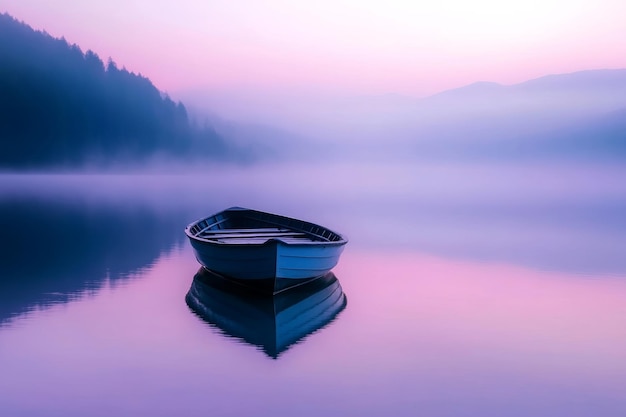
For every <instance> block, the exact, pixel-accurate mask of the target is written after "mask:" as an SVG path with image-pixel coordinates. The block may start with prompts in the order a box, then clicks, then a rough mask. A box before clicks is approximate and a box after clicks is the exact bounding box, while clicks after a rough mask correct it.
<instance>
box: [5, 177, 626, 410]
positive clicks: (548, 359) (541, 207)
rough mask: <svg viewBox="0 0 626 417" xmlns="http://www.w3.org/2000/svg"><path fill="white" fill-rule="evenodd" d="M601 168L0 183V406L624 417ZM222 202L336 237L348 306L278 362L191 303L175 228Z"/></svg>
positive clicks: (612, 221) (621, 287)
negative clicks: (315, 226) (340, 242)
mask: <svg viewBox="0 0 626 417" xmlns="http://www.w3.org/2000/svg"><path fill="white" fill-rule="evenodd" d="M616 175H618V176H619V175H622V174H621V171H620V170H618V169H617V170H616V171H615V170H614V169H613V168H597V169H593V170H588V171H586V172H584V173H581V170H580V169H571V168H568V167H563V168H562V169H561V170H560V171H559V170H557V169H555V168H542V167H530V168H529V167H526V168H523V169H522V168H515V167H513V168H503V167H491V168H485V167H473V168H468V167H452V168H451V167H412V166H403V167H394V168H390V167H386V168H385V169H384V170H382V169H381V170H370V169H364V168H363V167H358V166H357V167H337V166H335V167H328V169H327V170H326V171H319V170H316V169H313V168H310V169H308V170H307V169H298V170H285V169H283V170H282V171H281V170H275V171H269V170H262V171H251V170H247V171H246V170H232V171H227V172H215V173H210V174H208V175H202V176H198V175H194V176H189V175H130V174H129V175H85V176H76V175H55V176H49V175H30V176H23V175H19V176H18V175H4V176H2V177H1V179H0V188H1V190H2V191H1V193H0V215H1V217H2V218H3V219H4V221H3V223H4V224H3V232H2V246H1V249H2V258H1V261H0V369H1V370H2V372H1V373H0V415H7V416H85V415H90V416H110V415H116V416H138V415H146V416H148V415H149V416H171V415H188V416H206V415H220V416H241V415H255V416H277V415H278V416H279V415H285V416H287V415H310V416H319V415H337V416H346V415H355V416H383V415H396V416H405V415H406V416H414V415H429V416H431V415H432V416H476V415H481V416H503V415H506V416H529V415H533V416H567V417H570V416H598V415H601V416H623V415H624V414H626V397H625V396H624V387H626V332H625V331H624V328H625V325H626V304H624V302H623V300H624V299H625V297H626V253H625V249H624V248H626V233H624V232H626V219H625V216H624V215H623V213H624V212H626V211H624V210H625V209H626V192H624V191H626V190H624V189H623V188H624V187H625V186H623V185H622V184H624V182H620V181H616V180H615V178H616ZM617 178H619V177H617ZM622 178H624V177H623V176H622ZM539 179H543V181H539ZM232 205H241V206H250V207H254V208H259V209H263V210H270V211H275V212H279V213H281V214H286V215H291V216H295V217H301V218H304V219H307V220H311V221H315V222H319V223H322V224H324V225H326V226H328V227H331V228H333V229H336V230H338V231H340V232H344V233H345V234H347V235H348V237H349V238H350V243H349V244H348V246H347V248H346V250H345V252H344V255H343V256H342V259H341V261H340V263H339V265H338V266H337V267H336V268H335V270H334V271H333V272H334V274H335V276H336V277H337V279H338V282H339V283H340V286H341V291H342V293H343V294H344V295H345V297H346V299H347V304H346V305H345V308H341V309H338V310H339V311H337V312H336V315H335V316H333V317H332V318H331V319H330V320H320V321H319V322H320V326H319V328H316V326H314V325H313V326H310V328H308V329H307V331H306V332H304V334H300V335H298V336H299V337H298V339H297V340H296V342H295V343H291V344H289V345H288V346H287V347H286V348H285V349H283V350H282V351H281V352H280V353H279V354H277V355H273V354H271V353H270V354H268V352H267V350H264V348H263V346H261V345H260V344H258V343H256V344H255V343H254V341H251V340H250V339H249V340H246V338H244V337H241V334H234V333H235V332H234V331H233V330H232V327H228V326H226V325H224V322H218V321H216V320H213V321H212V320H205V319H203V317H201V316H199V315H198V314H197V313H195V312H194V311H192V309H190V307H189V306H188V304H187V302H186V296H187V294H188V292H189V290H190V288H191V286H192V284H193V283H194V276H196V273H197V272H198V264H197V262H196V261H195V259H194V258H193V254H192V252H191V250H190V248H189V245H188V243H187V242H186V241H185V240H184V239H183V237H184V236H183V232H182V230H183V228H184V226H185V225H186V224H187V223H189V222H190V221H192V220H195V219H196V218H198V217H200V216H203V215H208V214H211V213H213V212H216V211H219V210H221V209H223V208H226V207H228V206H232ZM299 301H300V299H299V300H296V301H294V300H293V299H292V300H290V301H289V303H290V304H289V303H288V304H289V306H293V305H296V306H297V305H298V302H299ZM246 303H248V304H246ZM233 304H235V305H238V306H243V308H249V307H250V305H251V304H249V301H246V300H245V299H244V300H241V299H237V300H234V301H233ZM300 305H301V304H300ZM228 306H229V304H228V303H226V304H225V308H227V307H228ZM213 307H215V305H213ZM250 308H252V307H250ZM220 311H224V310H220ZM239 311H241V310H239ZM246 311H248V310H246ZM291 311H294V310H291ZM236 314H240V313H236ZM222 315H223V316H224V314H222ZM225 315H226V318H229V319H232V320H235V324H237V323H239V324H241V323H244V324H245V323H247V322H248V321H249V319H247V318H245V317H243V316H241V314H240V316H232V315H231V316H228V314H225ZM296 316H297V315H296ZM205 318H206V317H205ZM237 320H239V322H237ZM307 323H310V321H309V322H307ZM314 324H315V323H314ZM220 325H221V326H220ZM303 325H304V324H303ZM270 328H271V326H270ZM261 335H262V336H263V331H261Z"/></svg>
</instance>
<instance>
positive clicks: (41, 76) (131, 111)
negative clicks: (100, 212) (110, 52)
mask: <svg viewBox="0 0 626 417" xmlns="http://www.w3.org/2000/svg"><path fill="white" fill-rule="evenodd" d="M157 154H159V155H161V154H163V155H165V156H170V157H179V158H182V157H190V156H193V157H199V158H206V157H209V158H214V159H218V158H236V155H234V154H236V151H235V150H234V148H232V147H230V146H228V144H227V143H226V142H224V141H223V140H222V138H220V137H219V135H217V134H216V133H215V131H214V130H213V129H212V128H211V127H210V126H207V125H204V126H198V125H195V124H194V123H192V122H191V120H190V118H189V117H188V114H187V111H186V109H185V106H184V105H183V104H182V103H180V102H178V103H175V102H174V101H172V100H171V99H170V98H169V97H168V96H167V95H164V94H163V93H161V92H160V91H159V90H158V89H157V88H156V87H155V86H154V85H153V84H152V82H151V81H150V80H149V79H148V78H146V77H144V76H142V75H141V74H135V73H132V72H129V71H127V70H126V69H125V68H121V69H120V68H119V67H118V66H117V65H116V64H115V63H114V62H113V61H112V60H111V59H109V60H108V63H107V64H106V65H105V64H104V63H103V61H102V60H101V59H100V58H99V57H98V55H97V54H95V53H94V52H93V51H91V50H88V51H87V52H86V53H83V52H82V51H81V49H80V48H79V47H78V46H77V45H75V44H73V45H70V44H69V43H68V42H67V41H66V40H65V39H63V38H61V39H57V38H54V37H52V36H50V35H49V34H47V33H46V32H40V31H35V30H33V29H32V28H31V27H30V26H28V25H27V24H25V23H22V22H19V21H17V20H15V19H14V18H13V17H11V16H10V15H8V14H0V167H5V168H6V167H9V168H31V167H42V166H55V165H57V166H58V165H80V164H81V163H85V161H87V160H89V159H90V158H91V159H94V158H95V159H98V160H102V161H112V160H116V159H122V160H128V161H141V160H145V159H147V158H148V157H151V156H154V155H157Z"/></svg>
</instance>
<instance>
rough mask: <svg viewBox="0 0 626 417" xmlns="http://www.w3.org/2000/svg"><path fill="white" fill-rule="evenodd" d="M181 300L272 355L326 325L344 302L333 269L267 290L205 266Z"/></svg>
mask: <svg viewBox="0 0 626 417" xmlns="http://www.w3.org/2000/svg"><path fill="white" fill-rule="evenodd" d="M186 301H187V305H188V306H189V308H190V309H191V310H192V311H193V312H194V313H196V314H197V315H198V316H199V317H200V318H202V319H203V320H204V321H206V322H207V323H209V324H211V325H213V326H216V327H218V328H219V329H221V330H222V331H223V332H224V333H225V334H226V335H227V336H230V337H233V338H236V339H240V340H243V341H244V342H246V343H249V344H251V345H254V346H257V347H259V348H260V349H261V350H263V352H265V353H266V354H267V355H268V356H269V357H271V358H274V359H276V358H278V356H279V355H280V354H281V353H282V352H284V351H285V350H287V349H288V348H289V347H291V346H293V345H294V344H296V343H299V342H301V341H302V339H303V338H305V337H306V336H308V335H309V334H311V333H313V332H315V331H317V330H319V329H321V328H323V327H325V326H327V325H328V324H329V323H331V322H332V321H333V320H334V319H335V318H336V317H337V315H338V314H339V313H340V312H341V311H342V310H343V309H344V308H345V307H346V305H347V299H346V296H345V294H344V293H343V290H342V289H341V285H340V284H339V281H338V280H337V278H336V277H335V275H334V274H333V273H332V272H329V273H327V274H325V275H323V276H321V277H319V278H317V279H315V280H312V281H308V282H306V283H304V284H302V285H300V286H298V287H295V288H291V289H289V290H287V291H283V292H281V293H279V294H276V295H274V296H269V295H266V294H262V293H259V292H255V291H253V290H251V289H249V288H247V287H244V286H241V285H239V284H237V283H236V282H233V281H230V280H228V279H225V278H223V277H221V276H220V275H217V274H215V273H213V272H211V271H209V270H207V269H205V268H204V267H201V268H200V270H199V271H198V272H197V273H196V275H195V276H194V279H193V283H192V284H191V288H190V289H189V292H188V293H187V296H186Z"/></svg>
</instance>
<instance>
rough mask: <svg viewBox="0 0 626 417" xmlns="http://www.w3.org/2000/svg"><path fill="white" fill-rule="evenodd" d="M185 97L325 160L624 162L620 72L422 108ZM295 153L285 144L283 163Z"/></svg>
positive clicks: (484, 92)
mask: <svg viewBox="0 0 626 417" xmlns="http://www.w3.org/2000/svg"><path fill="white" fill-rule="evenodd" d="M183 97H187V99H188V102H189V103H193V105H194V106H195V107H197V108H204V109H212V110H214V111H215V112H216V113H218V114H221V115H222V116H224V117H226V118H230V119H233V120H236V121H239V120H252V121H255V122H256V123H257V124H264V125H271V126H274V127H275V128H276V129H281V130H283V131H289V132H292V134H293V135H294V136H299V137H301V138H306V137H309V138H312V140H311V141H310V142H311V143H315V142H316V141H317V142H318V143H324V144H326V146H317V152H319V154H320V155H321V154H323V153H325V155H324V156H325V157H335V158H347V157H350V156H354V155H362V154H367V155H370V156H371V157H373V158H378V157H381V156H383V155H393V154H395V155H400V156H401V157H402V158H407V157H411V155H412V157H413V158H418V159H419V158H450V157H453V158H472V159H473V158H490V159H493V158H500V157H505V158H507V159H510V158H547V157H550V158H571V157H574V156H575V157H576V158H581V157H585V156H587V157H589V158H609V159H611V158H612V159H615V158H618V159H624V158H626V152H625V151H624V148H625V146H624V142H625V141H626V138H625V136H626V129H624V123H623V119H622V115H623V114H624V113H625V112H626V69H600V70H590V71H580V72H574V73H570V74H555V75H548V76H545V77H540V78H537V79H533V80H529V81H526V82H522V83H519V84H515V85H508V86H507V85H501V84H497V83H492V82H478V83H474V84H470V85H468V86H464V87H461V88H456V89H452V90H448V91H444V92H441V93H439V94H435V95H432V96H429V97H425V98H411V97H408V96H403V95H396V94H385V95H378V96H337V95H327V96H324V95H323V94H312V95H309V96H307V95H298V94H296V93H293V94H288V93H283V94H282V95H281V94H279V93H272V92H265V93H264V94H255V93H254V92H241V91H240V92H237V93H233V94H230V95H229V94H228V92H221V93H219V94H211V93H210V92H205V93H200V92H197V91H196V92H193V93H189V94H186V95H185V94H183ZM295 143H300V142H299V141H289V142H286V147H283V151H284V153H288V152H287V151H288V148H289V146H290V145H292V146H293V145H294V144H295ZM315 151H316V149H313V148H311V152H308V154H309V155H313V152H315ZM331 154H332V155H331Z"/></svg>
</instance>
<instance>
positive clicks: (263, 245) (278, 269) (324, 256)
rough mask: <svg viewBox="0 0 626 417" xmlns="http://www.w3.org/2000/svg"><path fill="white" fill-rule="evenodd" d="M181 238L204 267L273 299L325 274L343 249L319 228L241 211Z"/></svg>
mask: <svg viewBox="0 0 626 417" xmlns="http://www.w3.org/2000/svg"><path fill="white" fill-rule="evenodd" d="M185 233H186V234H187V236H188V237H189V240H190V242H191V246H192V247H193V249H194V252H195V255H196V259H198V262H200V264H201V265H202V266H204V267H205V268H207V269H209V270H211V271H214V272H217V273H218V274H220V275H223V276H225V277H227V278H231V279H236V280H241V281H245V282H247V283H249V284H252V285H254V286H256V287H260V288H263V289H267V290H269V291H271V292H272V293H277V292H279V291H281V290H283V289H285V288H290V287H293V286H296V285H300V284H302V283H303V282H306V281H308V280H311V279H314V278H316V277H319V276H322V275H324V274H326V273H327V272H329V271H330V270H331V269H332V268H333V267H334V266H335V265H337V262H338V261H339V256H340V255H341V253H342V251H343V248H344V246H345V244H346V243H347V239H345V238H344V237H343V236H341V235H340V234H339V233H336V232H333V231H332V230H330V229H328V228H325V227H323V226H320V225H317V224H313V223H309V222H306V221H303V220H298V219H293V218H289V217H285V216H279V215H276V214H271V213H265V212H261V211H257V210H250V209H245V208H241V207H232V208H229V209H227V210H224V211H221V212H219V213H216V214H214V215H212V216H209V217H206V218H204V219H200V220H197V221H195V222H193V223H191V224H190V225H189V226H187V228H186V229H185Z"/></svg>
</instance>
